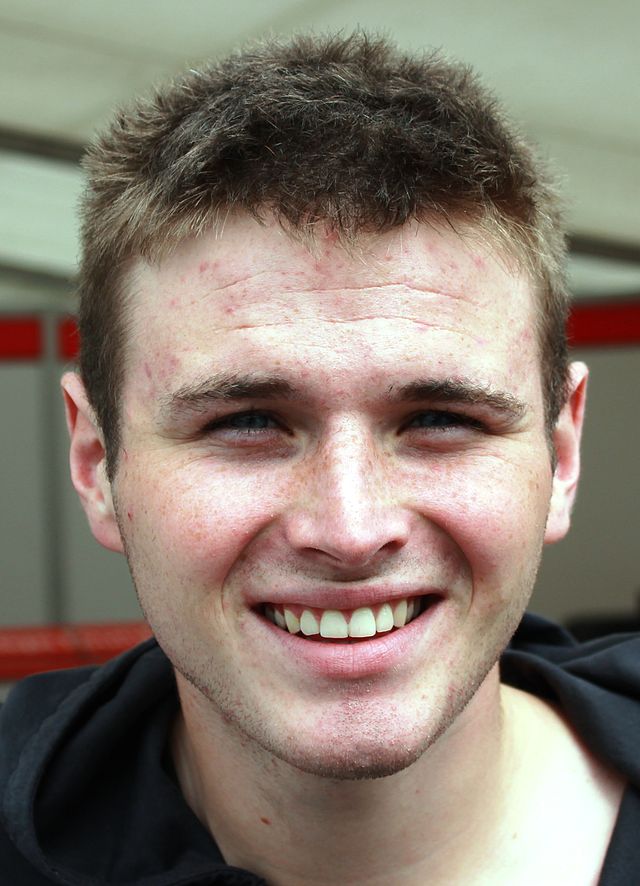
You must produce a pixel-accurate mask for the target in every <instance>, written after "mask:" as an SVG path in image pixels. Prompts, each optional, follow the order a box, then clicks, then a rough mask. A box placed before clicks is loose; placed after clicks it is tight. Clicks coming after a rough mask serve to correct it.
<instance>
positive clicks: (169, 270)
mask: <svg viewBox="0 0 640 886" xmlns="http://www.w3.org/2000/svg"><path fill="white" fill-rule="evenodd" d="M534 314H535V305H534V298H533V294H532V286H531V284H530V282H529V280H528V278H527V277H526V275H525V274H524V273H519V272H518V270H517V268H516V267H515V262H514V260H513V259H511V260H509V259H508V258H507V257H504V256H502V255H500V254H499V253H498V252H497V251H495V250H494V249H492V248H491V247H490V246H489V245H488V244H487V243H486V240H483V239H482V238H481V237H480V236H478V235H477V232H474V231H470V232H466V233H464V234H460V233H457V232H456V231H453V230H452V229H439V228H436V227H431V226H427V225H424V224H414V225H407V226H405V227H403V228H400V229H396V230H393V231H391V232H388V233H385V234H383V235H368V236H363V237H362V238H361V239H360V240H359V241H358V243H357V244H356V245H355V247H354V248H353V249H349V250H347V249H345V248H344V247H343V246H342V245H341V244H340V243H339V242H337V240H336V238H335V237H331V236H321V237H318V238H317V240H316V241H315V243H314V245H313V247H312V248H308V247H307V246H306V245H304V244H301V243H298V242H295V241H293V240H292V238H291V237H290V236H289V235H287V234H286V233H285V232H284V231H283V230H282V229H281V228H280V226H279V225H278V224H277V223H275V222H271V223H268V224H264V225H262V224H259V223H258V222H256V221H255V220H253V219H250V218H248V217H244V216H240V217H236V218H232V219H231V220H229V221H228V223H227V224H226V226H225V229H224V231H223V232H222V233H221V234H219V235H215V234H213V233H212V234H209V235H206V236H201V237H199V238H197V239H193V240H190V241H188V242H186V243H184V244H182V245H181V246H180V247H179V248H177V249H176V250H175V252H173V253H172V254H171V256H170V257H168V258H166V259H164V260H163V261H162V262H160V263H158V264H154V265H151V264H147V263H143V262H140V263H139V264H138V265H137V267H136V268H135V269H134V272H133V275H132V285H131V299H130V315H129V316H130V321H131V322H130V325H129V337H128V346H127V367H126V370H127V371H126V381H125V388H126V387H127V381H128V380H135V379H136V377H137V376H142V374H143V372H144V375H146V377H147V378H149V377H151V376H153V380H154V385H155V387H154V388H153V391H152V392H154V393H155V392H156V391H157V389H158V386H160V387H163V386H165V387H166V385H168V384H170V383H174V382H175V383H176V384H179V383H180V380H181V377H182V376H185V377H184V378H183V379H182V381H189V380H190V378H189V376H190V375H191V376H193V375H194V374H197V373H203V374H206V373H207V372H209V371H211V369H216V368H217V367H216V366H215V365H213V366H211V365H210V364H215V363H216V361H218V362H227V363H228V362H229V361H231V362H236V363H239V364H241V363H242V362H243V361H244V362H246V361H247V360H249V361H258V362H260V361H262V362H269V361H271V362H272V363H276V362H282V361H284V363H289V364H291V365H292V366H293V368H294V369H295V368H296V367H297V368H298V369H301V367H304V369H305V371H306V372H307V373H308V372H310V371H311V369H312V368H313V367H316V368H317V370H318V371H319V372H320V374H322V369H323V364H324V363H327V372H328V373H329V374H331V373H333V374H335V372H336V369H337V368H338V371H341V367H342V364H341V362H340V361H342V362H343V363H344V366H345V370H346V369H348V368H349V367H352V366H353V365H354V362H355V361H356V360H357V358H362V360H361V362H362V363H363V364H364V363H366V361H367V360H369V361H370V365H369V369H370V371H372V372H373V370H374V369H377V370H378V374H379V375H382V376H385V375H388V374H389V373H390V372H391V373H392V372H393V371H394V368H395V367H398V366H399V365H400V363H403V362H404V363H407V362H410V361H411V360H415V359H423V358H426V359H428V360H431V361H432V362H433V363H434V364H435V363H437V362H439V363H442V362H443V361H445V362H447V363H448V368H447V371H449V372H450V373H453V374H455V373H458V374H460V373H461V372H463V370H465V368H466V369H468V368H469V367H468V365H466V367H465V364H468V362H469V360H471V362H472V364H473V367H472V369H473V372H474V374H476V375H477V374H478V373H480V374H481V373H482V371H483V367H484V370H485V371H486V373H488V375H491V373H492V372H493V373H494V374H495V373H496V372H498V373H499V374H501V375H502V376H503V378H500V379H491V378H487V379H486V381H488V382H489V383H491V382H492V381H499V382H500V384H501V386H502V387H504V379H505V378H507V377H508V376H509V375H512V374H513V372H514V370H515V369H517V370H518V371H519V372H521V373H526V372H529V373H530V371H531V361H532V359H533V361H534V362H536V365H537V345H536V342H535V336H534V328H535V318H534ZM323 358H326V360H324V361H323ZM521 358H522V359H521ZM525 358H526V359H525ZM373 360H375V364H373V363H372V362H371V361H373ZM523 360H524V361H525V362H526V364H527V365H526V366H525V365H524V363H523ZM518 362H520V363H522V366H518V367H516V364H518ZM456 363H458V364H460V365H456ZM235 368H237V369H246V368H247V367H246V366H243V365H238V366H236V367H235ZM250 368H254V367H250ZM258 368H265V369H273V368H275V367H273V366H264V367H258ZM374 374H375V372H374ZM467 374H468V373H467ZM160 393H162V391H160ZM165 393H166V391H165ZM148 394H149V391H147V393H146V396H148Z"/></svg>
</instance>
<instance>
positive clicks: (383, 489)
mask: <svg viewBox="0 0 640 886" xmlns="http://www.w3.org/2000/svg"><path fill="white" fill-rule="evenodd" d="M301 468H302V477H301V478H299V487H298V489H297V490H296V496H295V505H294V506H293V507H292V508H291V509H290V510H289V512H288V514H287V515H286V517H285V532H286V535H287V542H288V544H289V545H290V547H291V548H293V549H294V550H295V551H297V552H298V553H301V554H303V555H304V556H306V557H314V558H316V559H319V560H322V561H324V562H330V563H331V564H332V565H334V566H341V567H344V568H350V569H354V568H362V567H366V566H370V565H371V564H372V563H374V562H376V561H378V560H380V559H383V558H384V557H386V556H388V555H390V554H392V553H394V552H396V551H398V550H400V549H401V548H402V547H404V545H406V544H407V541H408V540H409V532H410V512H409V510H408V509H407V508H404V507H403V506H402V503H401V501H400V500H399V496H398V489H397V484H395V485H394V483H393V479H392V472H391V469H390V465H389V457H388V455H386V454H385V452H384V449H383V447H382V445H381V444H380V443H377V442H376V440H375V437H374V434H373V433H372V432H371V431H370V430H369V429H367V428H364V427H359V426H358V423H357V422H349V421H344V422H342V423H341V425H340V427H337V428H335V429H334V430H333V431H331V432H330V433H328V434H327V436H326V439H325V440H324V441H323V442H322V444H321V445H320V446H319V448H318V450H317V451H316V452H315V453H314V454H313V456H309V457H307V458H305V460H304V464H303V465H302V466H301Z"/></svg>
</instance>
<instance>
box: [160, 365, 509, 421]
mask: <svg viewBox="0 0 640 886" xmlns="http://www.w3.org/2000/svg"><path fill="white" fill-rule="evenodd" d="M386 396H387V399H388V400H389V401H390V402H393V403H411V402H414V403H417V402H424V401H426V402H428V403H439V404H449V405H452V404H467V405H474V406H475V405H479V406H484V407H487V408H489V409H491V410H493V411H495V412H498V413H500V414H502V415H503V416H504V417H505V418H506V419H510V420H516V419H518V418H521V417H522V416H523V415H524V414H525V413H526V412H527V406H526V405H525V403H523V402H522V401H520V400H518V399H517V398H516V397H514V396H513V395H512V394H508V393H505V392H502V391H495V390H493V389H491V388H489V387H487V386H485V385H482V384H479V383H477V382H473V381H471V380H469V379H466V378H445V379H434V378H425V379H417V380H415V381H412V382H409V383H408V384H405V385H391V386H390V387H389V388H388V389H387V393H386ZM269 399H279V400H282V399H284V400H300V399H302V393H301V392H300V391H299V390H298V389H297V388H296V387H295V386H294V385H293V384H292V383H291V382H290V381H288V380H287V379H285V378H283V377H281V376H277V375H268V376H266V375H261V374H251V373H246V374H240V373H220V374H219V375H215V376H211V377H207V378H204V379H201V380H200V381H195V382H189V383H188V384H185V385H183V386H182V387H180V388H178V389H177V390H176V391H174V392H173V393H172V394H170V395H168V396H167V397H166V398H164V399H163V400H161V402H160V415H161V417H162V418H163V419H171V418H175V417H177V416H179V415H181V414H183V413H187V414H188V413H199V412H203V411H204V410H205V409H206V408H207V407H208V406H209V405H210V404H212V403H220V402H224V401H234V400H269Z"/></svg>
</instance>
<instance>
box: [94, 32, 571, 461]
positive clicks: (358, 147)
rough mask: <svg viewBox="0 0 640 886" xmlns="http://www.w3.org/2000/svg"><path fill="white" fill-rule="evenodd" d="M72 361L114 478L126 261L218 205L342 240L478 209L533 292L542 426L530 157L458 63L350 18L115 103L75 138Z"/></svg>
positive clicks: (557, 359) (540, 248) (554, 381)
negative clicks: (356, 27)
mask: <svg viewBox="0 0 640 886" xmlns="http://www.w3.org/2000/svg"><path fill="white" fill-rule="evenodd" d="M84 168H85V170H86V172H87V175H88V184H87V190H86V192H85V196H84V201H83V204H82V218H83V255H82V262H81V271H80V294H81V306H80V337H81V343H82V344H81V357H80V371H81V374H82V377H83V380H84V383H85V386H86V389H87V392H88V396H89V400H90V403H91V405H92V407H93V409H94V411H95V414H96V417H97V420H98V423H99V425H100V426H101V428H102V431H103V434H104V438H105V444H106V450H107V470H108V473H109V476H110V477H111V478H113V476H114V474H115V469H116V464H117V454H118V449H119V443H120V415H119V402H118V401H119V393H120V390H121V386H122V382H123V372H124V370H123V364H124V345H125V333H126V322H125V314H126V311H125V306H126V298H125V286H126V271H127V268H128V267H129V266H130V264H131V262H132V261H133V260H135V258H136V257H140V256H142V257H145V258H148V259H154V258H158V257H160V256H161V255H163V254H165V253H166V251H167V250H168V249H170V248H171V247H172V246H174V245H176V244H177V243H179V242H180V241H181V240H183V239H184V238H186V237H189V236H192V235H194V234H198V233H200V232H203V231H205V230H206V229H208V228H210V227H211V226H212V225H215V224H216V222H217V221H218V220H219V219H220V218H221V217H222V216H224V214H226V213H227V212H228V211H229V210H236V209H237V210H243V211H245V212H248V213H251V214H252V215H254V216H255V217H257V218H260V217H261V216H262V215H263V214H264V213H267V212H269V213H273V214H274V215H275V217H276V218H277V219H278V220H279V221H280V223H281V224H282V225H283V226H284V227H285V228H286V229H287V230H289V231H291V232H293V233H294V234H297V235H303V236H307V235H310V234H311V233H312V231H313V228H314V225H316V224H318V223H322V224H323V226H325V227H327V226H328V227H329V229H331V230H333V231H334V232H336V233H337V234H338V235H339V236H340V237H341V238H343V240H345V241H348V240H353V239H354V238H355V237H357V235H358V233H362V232H365V231H367V232H370V231H379V232H383V231H386V230H389V229H391V228H393V227H395V226H399V225H403V224H405V223H406V222H409V221H411V220H418V221H431V222H434V221H436V220H445V221H447V222H449V223H456V222H457V223H464V224H465V225H466V223H469V224H470V225H482V226H484V227H485V229H486V230H487V231H488V232H489V236H490V239H491V238H493V239H494V240H495V237H496V236H498V238H499V239H501V241H502V245H505V243H506V244H507V245H508V247H509V248H510V251H511V254H512V255H515V256H517V258H518V261H519V262H521V263H524V264H525V266H526V267H527V270H528V271H529V272H530V273H531V276H532V280H533V281H534V283H535V285H536V287H537V290H538V293H539V303H540V308H539V323H538V330H537V331H538V337H539V344H540V353H541V366H542V380H543V387H544V392H545V404H546V420H547V427H548V429H551V428H552V427H553V425H554V424H555V421H556V419H557V416H558V414H559V411H560V409H561V407H562V405H563V403H564V399H565V388H566V377H567V348H566V339H565V322H566V314H567V309H568V304H567V302H568V300H567V294H566V287H565V282H564V263H565V240H564V231H563V226H562V224H561V220H560V214H559V209H558V200H557V197H556V194H555V190H554V188H553V186H552V184H551V182H550V179H549V176H548V174H547V172H546V171H545V169H544V167H543V166H542V165H541V164H540V163H539V162H538V160H537V159H536V158H535V156H534V153H533V151H532V149H531V148H530V146H528V145H527V143H526V142H525V141H524V139H523V138H522V137H521V136H520V135H519V133H518V132H517V131H516V130H515V129H514V128H513V127H512V126H511V125H510V124H509V123H508V122H507V121H506V120H505V118H504V115H503V113H502V111H501V110H500V109H499V107H498V106H497V105H496V102H495V100H494V99H493V97H492V96H491V95H490V94H489V93H488V92H487V91H486V90H485V89H483V88H482V87H481V86H480V85H479V83H478V81H477V79H476V77H475V76H474V75H473V73H472V72H471V71H470V70H469V69H468V68H466V67H464V66H461V65H458V64H453V63H451V62H449V61H446V60H445V59H443V57H442V56H440V55H439V54H437V53H429V54H426V55H424V56H420V57H417V56H416V57H412V56H408V55H405V54H402V53H401V52H399V51H397V50H396V49H395V48H394V47H393V46H392V45H390V44H389V43H388V42H387V41H385V40H384V39H379V38H372V37H368V36H367V35H366V34H363V33H360V32H358V33H356V34H353V35H350V36H346V37H344V36H337V37H335V36H334V37H322V38H317V37H309V36H301V37H296V38H293V39H291V40H290V41H288V42H278V41H269V42H265V43H261V44H258V45H255V46H253V47H251V48H249V49H247V50H245V51H242V52H238V53H236V54H234V55H232V56H230V57H229V58H227V59H226V60H224V61H222V62H220V63H218V64H214V65H212V66H210V67H208V68H206V69H204V70H202V71H189V72H188V73H187V74H185V75H184V76H182V77H181V78H179V79H177V80H175V81H174V82H172V83H170V84H169V85H168V86H167V87H166V88H163V89H160V90H158V91H156V92H155V93H154V94H153V95H152V96H151V97H150V98H146V99H141V100H139V101H137V102H136V103H135V104H134V105H133V106H132V107H130V108H129V109H128V110H124V111H121V112H119V113H118V114H117V115H116V117H115V119H114V120H113V122H112V124H111V126H110V127H109V128H108V129H107V130H106V131H105V132H104V133H103V134H102V135H100V136H99V137H98V138H97V140H96V141H95V142H94V143H93V145H92V146H91V147H90V148H89V150H88V153H87V156H86V159H85V161H84Z"/></svg>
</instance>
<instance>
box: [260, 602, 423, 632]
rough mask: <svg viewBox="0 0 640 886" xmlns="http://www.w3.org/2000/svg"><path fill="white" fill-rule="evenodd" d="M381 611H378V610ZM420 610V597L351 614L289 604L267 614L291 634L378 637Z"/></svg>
mask: <svg viewBox="0 0 640 886" xmlns="http://www.w3.org/2000/svg"><path fill="white" fill-rule="evenodd" d="M376 610H377V611H376ZM419 610H420V601H419V599H418V598H413V599H407V598H404V599H402V600H395V601H393V602H391V601H389V602H388V603H383V604H382V605H381V606H378V607H375V609H374V608H372V607H370V606H361V607H360V608H359V609H354V610H353V611H352V612H351V615H349V614H348V613H345V612H342V611H340V610H339V609H324V610H321V609H315V610H312V609H305V608H304V607H302V606H296V607H291V608H289V607H287V606H275V605H267V606H266V607H265V615H266V616H267V618H269V619H270V621H272V622H273V623H274V624H276V625H278V627H280V628H283V629H284V630H287V631H289V633H290V634H297V633H299V632H300V633H302V634H304V635H305V637H311V636H314V635H318V634H319V635H320V636H321V637H327V638H329V639H343V638H346V637H374V636H375V635H376V634H382V633H385V632H386V631H390V630H391V629H392V628H394V627H396V628H401V627H404V625H406V624H407V623H408V622H410V621H411V619H412V618H414V617H415V616H416V615H417V614H418V612H419Z"/></svg>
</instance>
